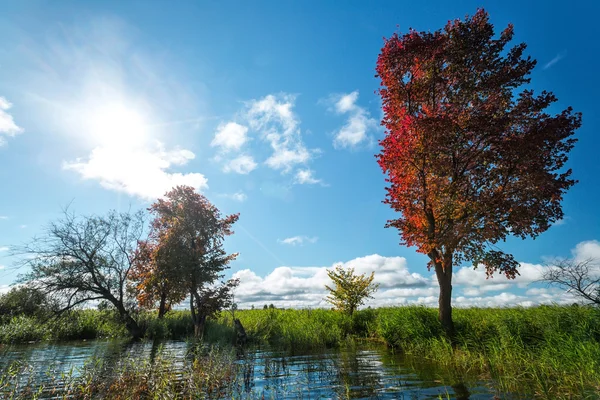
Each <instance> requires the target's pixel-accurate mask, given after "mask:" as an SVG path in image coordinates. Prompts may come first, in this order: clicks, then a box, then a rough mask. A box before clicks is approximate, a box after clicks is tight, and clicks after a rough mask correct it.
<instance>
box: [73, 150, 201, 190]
mask: <svg viewBox="0 0 600 400" xmlns="http://www.w3.org/2000/svg"><path fill="white" fill-rule="evenodd" d="M194 157H195V155H194V153H192V152H191V151H189V150H186V149H174V150H165V149H164V146H163V145H162V144H161V143H157V144H156V145H155V147H154V148H146V147H136V148H128V147H117V146H110V147H109V146H105V147H96V148H95V149H94V150H92V152H91V154H90V155H89V157H88V158H87V159H86V160H81V159H77V160H75V161H71V162H64V163H63V168H64V169H66V170H72V171H76V172H77V173H79V174H80V175H81V177H82V178H83V179H85V180H98V181H100V184H101V185H102V186H103V187H104V188H106V189H111V190H116V191H120V192H124V193H127V194H129V195H132V196H138V197H141V198H143V199H146V200H154V199H157V198H159V197H162V196H163V195H164V194H165V193H166V192H167V191H169V190H170V189H172V188H173V187H174V186H177V185H188V186H192V187H194V188H196V189H197V190H199V191H200V190H203V189H206V188H207V187H208V184H207V182H208V180H207V179H206V177H205V176H204V175H202V174H200V173H179V172H171V171H170V170H171V168H172V167H173V166H182V165H185V164H187V163H188V162H189V161H190V160H192V159H194Z"/></svg>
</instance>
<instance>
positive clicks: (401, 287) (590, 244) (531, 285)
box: [233, 236, 600, 307]
mask: <svg viewBox="0 0 600 400" xmlns="http://www.w3.org/2000/svg"><path fill="white" fill-rule="evenodd" d="M306 239H307V237H306V236H294V237H290V238H287V239H284V240H280V241H279V242H280V243H285V244H289V245H299V244H302V243H305V241H306ZM598 255H600V242H598V241H595V240H592V241H585V242H581V243H579V244H578V245H577V246H576V247H575V248H574V249H573V256H574V258H576V259H577V258H578V257H579V258H580V259H582V260H584V259H588V258H590V257H596V256H598ZM335 265H342V267H344V268H351V267H352V268H354V270H355V272H356V273H358V274H370V273H371V272H374V273H375V282H376V283H379V285H380V286H379V290H378V291H377V292H376V293H375V295H374V298H373V299H371V300H368V302H367V304H366V305H369V306H373V307H378V306H394V305H409V304H419V305H425V306H431V307H436V306H437V302H438V294H439V287H438V285H437V282H436V280H435V276H434V275H433V274H426V275H425V276H424V275H421V274H420V273H416V272H412V271H411V270H410V269H409V267H408V265H407V261H406V259H405V258H404V257H385V256H381V255H379V254H372V255H368V256H365V257H358V258H355V259H352V260H349V261H346V262H343V263H336V264H333V265H331V266H327V267H325V266H322V267H288V266H282V267H278V268H275V269H274V270H273V271H272V272H270V273H269V274H267V275H266V276H259V275H258V274H256V273H255V272H253V271H251V270H248V269H245V270H241V271H238V272H236V273H235V274H234V275H233V276H234V277H235V278H240V286H239V288H238V290H237V292H236V300H238V301H239V303H240V306H242V307H250V306H251V305H259V306H260V305H262V304H265V303H267V304H268V303H273V304H274V305H275V306H277V307H329V304H328V303H326V302H325V301H324V298H325V297H326V295H327V292H326V290H325V285H326V284H328V283H330V281H329V277H328V276H327V270H328V269H331V268H333V267H334V266H335ZM546 268H552V267H551V266H543V265H538V264H530V263H521V266H520V269H519V271H520V273H521V275H520V276H517V278H516V279H514V280H508V279H506V278H505V277H503V276H498V275H496V276H494V277H493V278H489V279H486V275H485V270H484V269H476V270H474V269H473V268H470V267H463V268H460V269H458V270H457V271H456V272H455V274H454V277H453V286H454V292H453V293H454V296H453V304H454V305H455V306H456V307H505V306H524V307H529V306H533V305H537V304H552V303H557V304H572V303H574V302H577V301H578V299H577V298H576V297H575V296H573V295H572V294H569V293H565V292H564V291H563V290H561V289H558V288H548V287H543V286H541V285H540V284H539V283H538V282H537V281H538V280H539V278H540V277H541V274H542V272H543V271H544V270H545V269H546Z"/></svg>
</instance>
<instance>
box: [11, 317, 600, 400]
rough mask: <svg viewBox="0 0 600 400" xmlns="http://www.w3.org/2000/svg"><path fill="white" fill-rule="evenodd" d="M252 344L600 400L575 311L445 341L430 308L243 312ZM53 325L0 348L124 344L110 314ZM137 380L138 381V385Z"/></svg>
mask: <svg viewBox="0 0 600 400" xmlns="http://www.w3.org/2000/svg"><path fill="white" fill-rule="evenodd" d="M235 317H236V318H238V319H240V321H241V322H242V324H243V326H244V327H245V329H246V332H247V334H248V337H249V340H250V341H251V342H254V343H259V344H270V345H273V346H279V347H285V348H288V349H293V350H296V351H302V350H307V349H310V348H312V349H314V348H323V347H334V346H339V345H341V344H343V343H345V342H347V341H352V340H376V341H380V342H383V343H386V344H387V345H388V346H390V347H392V348H394V349H395V351H400V352H402V353H404V354H406V355H407V357H408V358H409V359H412V360H414V362H415V363H418V362H419V360H423V359H425V360H427V361H428V362H430V363H432V364H431V365H434V366H435V367H432V368H433V369H434V370H435V369H436V368H437V369H438V372H436V371H432V373H439V375H440V376H441V375H442V374H443V371H448V370H453V371H456V374H457V375H458V376H459V377H460V375H463V376H468V375H470V376H473V375H478V376H481V377H482V378H485V379H489V380H491V381H492V382H493V386H494V389H495V390H497V392H498V393H507V392H512V393H517V394H521V395H523V396H524V397H525V398H531V397H536V398H543V399H559V398H565V399H566V398H600V310H599V309H598V308H593V307H578V306H568V307H564V306H539V307H532V308H496V309H490V308H484V309H483V308H482V309H479V308H468V309H455V310H454V321H455V325H456V335H455V337H454V338H453V340H450V339H449V338H447V337H446V336H445V334H444V332H443V329H442V327H441V325H440V323H439V322H438V319H437V310H434V309H430V308H426V307H395V308H378V309H365V310H361V311H358V312H357V313H355V315H354V316H353V317H352V318H350V317H347V316H345V315H342V314H340V313H337V312H334V311H331V310H319V309H317V310H306V309H305V310H292V309H290V310H281V309H266V310H238V311H236V313H235ZM140 320H141V323H142V325H143V326H144V327H145V328H146V336H147V337H148V338H183V337H187V336H190V335H191V334H192V333H193V329H192V326H191V323H190V315H189V312H186V311H173V312H170V313H168V314H167V316H166V317H165V318H164V319H163V320H158V319H157V318H156V316H155V314H153V313H146V314H143V315H140ZM65 321H66V322H62V323H59V322H55V323H54V324H55V325H52V323H51V324H49V325H40V324H39V323H37V322H36V321H35V320H33V319H28V318H25V317H17V318H13V320H11V321H10V322H9V323H8V324H5V325H0V342H5V343H6V342H18V341H29V340H44V339H50V338H52V339H74V338H95V337H115V336H124V335H126V331H125V330H124V329H123V327H122V325H121V324H120V323H119V322H118V321H117V320H116V318H115V316H114V315H111V314H110V313H108V312H100V311H93V310H84V311H78V312H75V313H73V314H72V316H71V317H69V318H68V319H66V320H65ZM232 326H233V324H232V315H231V314H230V313H228V312H223V313H221V315H219V316H218V317H217V318H216V319H215V320H213V321H209V323H208V324H207V327H206V328H207V329H206V333H205V342H213V343H214V342H219V343H222V344H230V343H233V341H234V339H235V332H234V330H233V327H232ZM136 379H137V378H136Z"/></svg>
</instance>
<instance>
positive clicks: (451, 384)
mask: <svg viewBox="0 0 600 400" xmlns="http://www.w3.org/2000/svg"><path fill="white" fill-rule="evenodd" d="M382 361H383V363H384V364H390V365H391V364H397V368H398V369H399V370H400V371H401V373H400V379H401V380H403V382H399V385H400V386H402V385H404V386H406V387H408V386H413V387H414V386H415V385H414V382H418V387H419V388H423V389H427V388H439V389H441V388H440V384H441V385H445V386H446V390H447V392H448V394H449V395H451V397H452V398H453V399H456V400H468V399H470V398H471V396H472V393H471V391H470V390H469V386H471V387H474V386H478V385H480V384H481V383H480V382H478V381H477V380H476V379H474V377H473V376H465V375H464V374H461V373H459V372H458V371H456V370H455V369H453V368H447V367H444V366H443V365H440V364H436V363H434V362H431V361H428V360H426V359H423V358H418V357H415V356H405V355H400V354H394V353H393V352H391V351H390V352H384V353H383V354H382ZM445 395H446V394H445V393H444V396H445Z"/></svg>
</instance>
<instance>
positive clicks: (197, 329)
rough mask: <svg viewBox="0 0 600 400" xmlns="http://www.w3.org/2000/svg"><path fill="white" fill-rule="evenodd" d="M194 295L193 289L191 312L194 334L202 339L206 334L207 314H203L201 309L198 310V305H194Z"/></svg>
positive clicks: (191, 293)
mask: <svg viewBox="0 0 600 400" xmlns="http://www.w3.org/2000/svg"><path fill="white" fill-rule="evenodd" d="M194 295H195V293H194V291H191V292H190V312H191V314H192V322H193V323H194V336H195V337H197V338H200V339H201V338H202V336H203V335H204V323H205V322H206V316H205V315H202V313H200V310H198V311H196V307H195V305H194V297H195V296H194ZM196 297H197V295H196Z"/></svg>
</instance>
